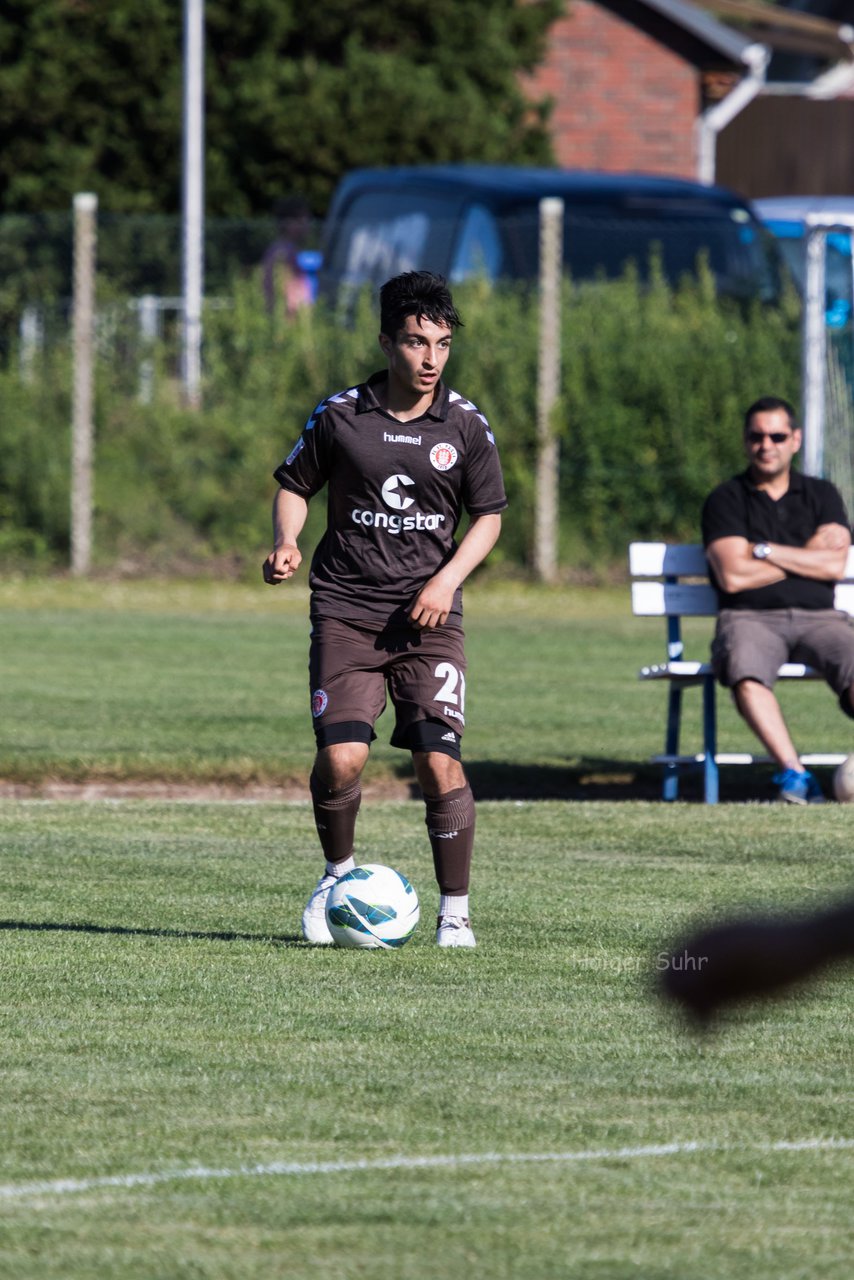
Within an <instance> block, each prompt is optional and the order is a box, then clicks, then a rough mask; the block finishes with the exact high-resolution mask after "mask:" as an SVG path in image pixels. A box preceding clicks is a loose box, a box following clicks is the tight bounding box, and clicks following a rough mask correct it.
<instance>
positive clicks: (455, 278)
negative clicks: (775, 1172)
mask: <svg viewBox="0 0 854 1280" xmlns="http://www.w3.org/2000/svg"><path fill="white" fill-rule="evenodd" d="M502 275H504V253H503V250H502V247H501V236H500V235H499V233H498V227H497V226H496V223H495V217H494V215H493V214H492V213H490V211H489V210H488V209H487V208H485V206H484V205H482V204H472V205H469V207H468V209H467V210H466V213H465V218H464V220H463V225H462V228H461V230H460V236H459V243H458V245H457V250H456V253H455V254H454V260H453V263H452V264H451V275H450V279H451V281H452V282H453V283H454V284H456V283H458V282H459V281H460V280H466V279H467V278H468V277H469V276H486V278H487V279H488V280H495V279H497V278H498V277H499V276H502Z"/></svg>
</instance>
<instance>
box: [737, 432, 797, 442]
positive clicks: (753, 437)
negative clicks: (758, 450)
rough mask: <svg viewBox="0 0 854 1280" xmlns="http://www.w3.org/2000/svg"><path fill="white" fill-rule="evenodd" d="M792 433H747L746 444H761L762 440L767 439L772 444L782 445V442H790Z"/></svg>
mask: <svg viewBox="0 0 854 1280" xmlns="http://www.w3.org/2000/svg"><path fill="white" fill-rule="evenodd" d="M791 438H792V433H791V432H790V431H748V433H747V442H748V444H761V443H762V441H763V440H765V439H768V440H770V441H771V443H772V444H782V443H783V441H784V440H791Z"/></svg>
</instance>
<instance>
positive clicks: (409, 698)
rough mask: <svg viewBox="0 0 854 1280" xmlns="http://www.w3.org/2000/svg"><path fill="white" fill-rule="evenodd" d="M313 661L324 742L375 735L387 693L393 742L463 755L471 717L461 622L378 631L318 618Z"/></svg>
mask: <svg viewBox="0 0 854 1280" xmlns="http://www.w3.org/2000/svg"><path fill="white" fill-rule="evenodd" d="M308 667H309V683H310V692H311V714H312V718H313V721H314V733H315V737H316V739H317V744H318V746H319V747H323V746H329V745H331V744H332V743H335V742H354V741H355V742H370V741H371V740H372V739H373V738H374V737H376V734H375V733H374V732H373V726H374V724H375V723H376V721H377V720H378V719H379V717H380V716H381V715H382V713H383V711H384V710H385V706H386V698H387V696H388V698H389V699H390V700H391V703H392V706H393V707H394V712H395V727H394V732H393V734H392V738H391V744H392V746H394V747H401V748H403V749H404V750H407V751H412V750H437V751H444V752H446V753H447V754H448V755H453V756H457V757H458V755H459V740H460V738H461V737H462V734H463V730H464V729H465V723H466V722H465V693H466V676H465V673H466V658H465V637H464V634H463V631H462V628H460V627H447V626H446V627H436V628H435V629H432V630H425V631H418V630H416V629H415V628H412V627H406V628H397V629H388V630H385V631H376V630H371V629H369V628H366V627H360V626H359V625H358V624H355V623H350V622H341V621H339V620H338V619H336V618H318V619H315V620H314V622H313V624H312V632H311V646H310V650H309V661H308Z"/></svg>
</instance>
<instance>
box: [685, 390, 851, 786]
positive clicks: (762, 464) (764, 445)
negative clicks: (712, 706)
mask: <svg viewBox="0 0 854 1280" xmlns="http://www.w3.org/2000/svg"><path fill="white" fill-rule="evenodd" d="M800 447H801V429H800V427H799V426H798V424H797V422H796V421H795V414H794V410H793V409H792V406H791V405H790V404H788V403H787V401H785V400H781V399H780V398H779V397H777V396H764V397H763V398H762V399H760V400H757V401H755V403H753V404H752V405H751V406H750V407H749V409H748V410H747V412H746V414H745V417H744V449H745V453H746V455H747V460H748V466H747V470H746V471H743V472H741V473H740V474H739V475H736V476H733V478H732V479H731V480H727V481H726V482H725V483H724V484H722V485H719V486H718V487H717V488H716V489H715V490H714V491H713V492H712V493H711V494H710V495H709V497H708V498H707V499H706V502H705V504H704V506H703V516H702V527H703V543H704V546H705V548H706V557H707V559H708V562H709V570H710V576H711V579H712V582H713V583H714V586H715V588H716V590H717V593H718V621H717V626H716V630H715V637H714V640H713V642H712V667H713V670H714V672H715V675H716V676H717V678H718V679H719V681H720V683H721V684H722V685H723V686H724V687H725V688H729V689H731V690H732V695H733V698H734V700H735V704H736V707H737V708H738V710H739V712H740V714H741V715H742V716H743V718H744V719H745V720H746V722H747V724H748V725H749V726H750V728H751V729H752V730H753V732H754V733H755V734H756V736H757V738H758V739H759V740H760V742H761V743H762V744H763V746H764V747H765V749H766V751H767V752H768V754H769V755H770V756H771V757H772V759H773V760H774V761H776V763H777V766H778V769H779V772H778V773H777V774H776V775H775V778H774V781H775V783H776V784H777V785H778V787H779V797H780V799H781V800H785V801H788V802H790V803H792V804H817V803H820V802H821V801H822V800H823V799H824V796H823V795H822V791H821V787H820V786H819V783H818V780H817V779H816V778H815V777H814V776H813V775H812V774H811V773H810V772H809V771H808V770H806V769H805V768H804V766H803V765H802V764H801V761H800V759H799V757H798V752H797V750H796V749H795V746H794V743H793V742H792V739H791V736H790V734H789V730H788V728H787V726H786V723H785V720H784V719H783V713H782V711H781V709H780V705H779V703H778V701H777V698H776V695H775V694H774V684H775V682H776V680H777V672H778V670H779V668H780V666H781V665H782V664H783V663H784V662H804V663H807V664H808V665H809V666H811V667H815V668H816V670H818V671H820V672H821V673H822V675H823V676H824V678H825V679H826V680H827V682H828V684H829V685H830V686H831V688H832V689H833V690H834V692H835V693H836V694H837V696H838V698H839V705H840V707H841V708H842V710H843V711H844V712H845V714H846V715H848V716H852V717H854V628H852V625H851V621H850V619H849V617H848V615H847V614H846V613H843V612H841V611H839V610H837V609H835V608H834V588H835V586H836V583H837V582H838V581H839V579H841V578H842V577H844V575H845V566H846V563H847V559H848V551H849V548H850V546H851V531H850V528H849V524H848V516H847V514H846V511H845V504H844V503H843V501H842V498H841V496H840V494H839V492H838V491H837V490H836V488H834V486H833V485H832V484H831V483H830V482H829V481H828V480H821V479H819V478H818V477H816V476H806V475H802V474H801V473H800V472H798V471H796V470H794V468H793V466H792V463H793V460H794V458H795V455H796V454H797V452H798V450H799V449H800Z"/></svg>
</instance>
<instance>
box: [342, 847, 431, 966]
mask: <svg viewBox="0 0 854 1280" xmlns="http://www.w3.org/2000/svg"><path fill="white" fill-rule="evenodd" d="M419 914H420V909H419V906H418V895H417V893H416V892H415V890H414V889H413V887H412V885H411V884H410V883H409V881H408V880H407V878H406V876H402V875H401V874H400V872H399V871H395V870H393V869H392V868H391V867H384V866H381V865H380V864H379V863H373V862H369V863H366V864H365V865H364V866H362V867H354V868H353V870H352V871H348V872H347V874H346V875H344V876H341V878H340V879H339V880H337V881H336V882H335V884H334V885H333V886H332V888H331V890H330V892H329V897H328V898H327V900H326V923H327V924H328V925H329V932H330V933H331V934H332V941H333V942H334V943H335V945H336V946H338V947H368V948H370V947H373V948H384V949H386V950H389V949H391V948H394V947H402V946H403V944H404V943H405V942H408V941H409V939H410V938H411V937H412V935H413V933H414V932H415V926H416V925H417V924H418V917H419Z"/></svg>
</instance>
